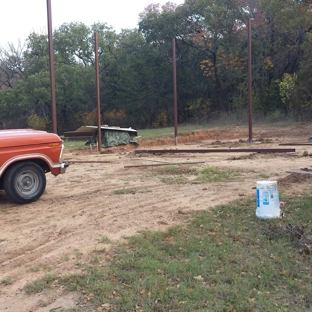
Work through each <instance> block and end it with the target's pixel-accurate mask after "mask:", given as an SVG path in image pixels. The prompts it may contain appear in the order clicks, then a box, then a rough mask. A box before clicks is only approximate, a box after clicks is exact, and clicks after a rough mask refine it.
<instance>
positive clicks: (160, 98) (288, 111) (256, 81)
mask: <svg viewBox="0 0 312 312" xmlns="http://www.w3.org/2000/svg"><path fill="white" fill-rule="evenodd" d="M250 17H252V18H253V19H252V21H251V29H252V31H251V39H252V60H251V61H252V74H253V78H252V79H253V81H252V86H253V94H252V96H253V102H254V106H255V109H256V110H257V111H258V112H261V113H262V114H264V115H266V114H267V113H271V112H274V111H283V112H284V114H285V115H287V116H289V115H294V116H295V117H296V118H298V119H302V120H303V119H307V120H308V119H309V118H310V116H311V113H312V106H311V103H312V102H311V101H312V100H311V98H312V97H311V94H312V90H311V83H310V81H311V72H312V71H311V66H312V63H311V53H312V52H311V51H312V44H311V39H312V37H311V31H312V11H311V8H310V3H309V2H307V1H290V0H285V1H281V0H274V1H268V0H261V1H256V2H252V1H251V2H250V1H232V0H219V1H215V0H190V1H185V3H184V4H182V5H179V6H177V5H175V4H174V3H171V2H167V3H166V4H165V5H160V4H150V5H148V6H147V7H146V8H145V9H144V11H143V12H142V13H141V14H140V15H139V29H133V30H131V29H127V30H123V31H122V32H121V33H119V34H117V33H116V32H115V31H114V30H113V29H112V28H111V27H108V26H107V25H106V23H101V22H97V23H94V24H93V25H91V26H87V25H85V24H83V23H80V22H72V23H68V24H67V23H66V24H63V25H61V26H60V27H59V28H58V29H56V30H55V31H54V33H53V41H54V42H53V43H54V56H55V57H54V59H55V87H56V100H57V123H58V131H59V132H60V133H62V132H64V131H67V130H74V129H75V128H77V127H79V126H81V125H82V124H84V123H86V120H85V118H87V119H88V118H89V119H91V120H88V123H89V122H93V120H92V118H91V116H92V113H91V112H92V111H94V110H95V109H96V107H97V105H96V103H97V99H96V88H95V71H94V65H95V52H94V42H95V41H94V33H95V32H97V33H98V39H99V40H98V43H99V50H98V54H99V61H100V62H99V63H100V64H99V65H100V106H101V116H102V119H103V120H102V121H103V123H106V124H110V123H113V124H119V125H120V126H129V125H131V126H132V127H134V128H141V129H142V128H152V127H164V126H170V125H173V122H174V117H173V116H174V113H173V81H172V80H173V79H172V71H173V68H172V65H173V64H172V62H173V57H172V44H173V40H172V39H174V38H175V44H176V52H177V58H176V69H177V89H178V120H179V122H180V123H183V122H191V121H194V120H205V119H207V118H208V116H211V115H212V114H214V113H216V112H224V113H229V112H233V111H235V110H236V111H244V110H246V109H247V104H248V103H247V102H248V89H247V85H248V77H247V71H248V66H247V64H248V62H247V55H248V53H247V52H248V46H247V39H248V32H247V24H248V20H249V18H250ZM291 77H292V78H291ZM289 79H291V80H292V81H290V80H289ZM90 113H91V115H88V114H90ZM31 114H36V115H37V116H38V117H39V118H41V119H43V120H49V123H48V124H47V129H48V130H51V129H50V127H51V124H52V122H51V119H52V114H51V95H50V75H49V56H48V42H47V36H46V35H42V34H37V33H35V32H33V33H31V34H30V35H29V36H28V38H27V40H26V42H25V44H22V43H20V44H19V45H18V46H16V47H15V46H13V45H8V49H1V50H0V120H1V124H0V127H1V128H6V127H14V126H15V125H19V127H25V126H27V119H28V117H29V116H30V115H31Z"/></svg>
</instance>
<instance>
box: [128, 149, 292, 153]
mask: <svg viewBox="0 0 312 312" xmlns="http://www.w3.org/2000/svg"><path fill="white" fill-rule="evenodd" d="M295 151H296V150H295V149H294V148H246V149H243V148H236V149H234V148H233V149H232V148H228V149H219V148H213V149H170V150H156V149H155V150H136V151H134V153H135V154H144V153H148V154H177V153H292V152H295Z"/></svg>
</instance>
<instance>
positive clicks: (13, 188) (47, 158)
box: [0, 129, 68, 204]
mask: <svg viewBox="0 0 312 312" xmlns="http://www.w3.org/2000/svg"><path fill="white" fill-rule="evenodd" d="M63 152H64V144H63V141H62V140H61V138H60V137H59V136H58V135H57V134H54V133H48V132H46V131H41V130H33V129H8V130H0V189H2V190H4V191H5V193H6V194H7V196H8V197H9V198H10V199H11V200H13V201H15V202H17V203H21V204H25V203H30V202H33V201H35V200H37V199H39V198H40V197H41V195H42V194H43V192H44V190H45V188H46V176H45V174H46V173H47V172H51V173H52V174H53V175H54V176H57V175H59V174H62V173H65V171H66V168H67V167H68V164H67V163H64V162H63V161H62V158H63Z"/></svg>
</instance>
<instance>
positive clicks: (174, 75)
mask: <svg viewBox="0 0 312 312" xmlns="http://www.w3.org/2000/svg"><path fill="white" fill-rule="evenodd" d="M172 67H173V109H174V144H175V145H177V144H178V100H177V59H176V40H175V39H172Z"/></svg>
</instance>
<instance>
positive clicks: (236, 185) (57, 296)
mask: <svg viewBox="0 0 312 312" xmlns="http://www.w3.org/2000/svg"><path fill="white" fill-rule="evenodd" d="M311 133H312V126H310V125H297V126H291V127H284V128H277V127H257V128H254V131H253V139H254V143H253V144H252V145H250V144H248V143H247V139H248V129H247V128H242V127H234V128H232V129H213V130H205V131H204V130H202V131H194V132H192V133H189V134H188V135H181V136H179V144H178V145H177V146H175V145H174V144H173V139H172V138H168V139H158V140H149V141H142V142H140V145H139V147H138V148H137V149H149V150H150V149H156V148H157V149H183V150H185V149H189V150H190V152H189V153H186V152H185V153H178V154H166V153H163V154H151V153H145V154H138V155H136V154H135V153H134V147H133V146H122V147H115V148H112V149H105V150H103V152H102V153H101V154H98V153H97V152H96V151H95V150H93V151H92V153H91V152H90V149H88V148H86V149H85V150H82V151H67V152H66V153H65V160H66V161H68V162H70V167H69V168H68V170H67V173H66V174H64V175H62V176H58V177H53V176H52V175H50V174H48V175H47V189H46V192H45V194H44V195H43V196H42V198H41V199H40V200H38V201H37V202H35V203H31V204H27V205H16V204H14V203H12V202H10V201H8V199H7V198H6V196H5V194H4V193H3V192H0V216H1V217H0V220H1V221H0V222H1V233H0V250H1V253H0V311H12V312H15V311H20V312H23V311H27V312H28V311H50V310H51V309H55V308H58V307H62V308H63V309H65V308H70V307H74V306H75V303H76V302H77V295H75V294H64V293H56V292H52V293H51V292H42V293H39V294H37V295H31V296H29V295H27V294H25V291H24V288H23V287H24V286H25V284H27V283H28V282H31V281H34V280H35V279H37V278H39V277H41V276H44V275H46V274H56V275H64V274H68V273H73V272H76V271H79V270H80V269H81V268H80V266H79V265H78V263H79V262H81V261H85V262H89V261H90V260H91V252H92V251H94V250H97V249H100V248H103V243H101V240H102V239H103V237H107V238H109V239H110V240H111V241H117V240H123V239H125V238H126V237H128V236H130V235H133V234H136V233H138V232H140V231H142V230H155V231H156V230H164V229H166V228H168V227H170V226H172V225H175V224H178V223H183V222H187V220H188V219H189V218H190V215H191V213H192V212H193V211H198V210H209V209H210V208H211V207H214V206H216V205H220V204H226V203H228V202H230V201H232V200H235V199H242V198H245V197H247V196H250V197H252V196H255V189H254V188H255V185H256V182H257V181H259V180H277V181H278V182H279V184H278V185H279V191H280V192H284V193H288V194H294V195H296V194H298V193H299V192H300V193H302V192H304V191H306V190H310V189H311V176H310V175H298V174H290V173H287V172H286V171H287V170H299V169H300V168H304V167H311V156H310V155H311V153H312V146H307V145H304V146H301V145H298V146H288V147H290V148H291V147H292V148H295V149H296V151H295V152H294V153H274V154H273V153H266V154H259V153H250V152H246V153H236V152H235V151H234V150H235V148H246V149H248V148H285V146H279V144H280V143H287V142H307V141H308V139H309V138H310V136H311ZM218 147H220V148H232V149H233V152H231V153H217V152H216V153H200V154H196V153H192V152H191V151H192V150H194V149H203V148H207V149H211V148H218ZM164 163H166V164H177V163H190V164H189V165H185V164H184V165H183V166H182V167H181V172H180V173H179V172H177V171H176V170H174V171H172V174H171V175H172V176H174V177H175V178H176V176H178V175H179V174H180V175H181V176H187V175H188V174H189V173H190V172H191V171H192V169H198V170H201V169H204V168H207V167H208V166H211V167H212V166H214V167H220V168H222V169H225V170H226V169H235V170H237V171H239V173H240V174H239V177H238V178H237V179H235V180H234V182H233V181H231V182H216V183H201V184H197V183H192V181H191V180H188V179H184V180H182V182H181V183H173V184H168V183H166V181H162V179H161V178H162V174H161V173H160V172H159V166H156V164H158V165H159V164H164ZM166 175H170V170H169V171H168V172H166ZM253 209H254V210H255V209H256V204H255V207H253ZM106 247H107V246H106Z"/></svg>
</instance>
